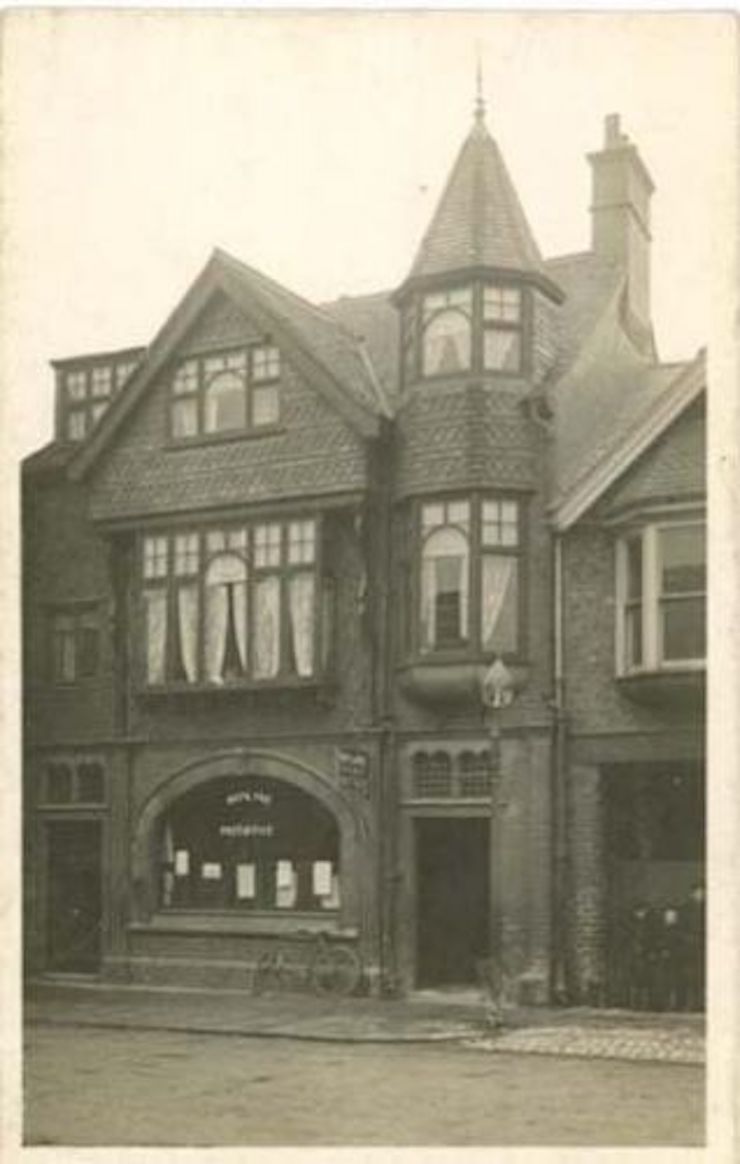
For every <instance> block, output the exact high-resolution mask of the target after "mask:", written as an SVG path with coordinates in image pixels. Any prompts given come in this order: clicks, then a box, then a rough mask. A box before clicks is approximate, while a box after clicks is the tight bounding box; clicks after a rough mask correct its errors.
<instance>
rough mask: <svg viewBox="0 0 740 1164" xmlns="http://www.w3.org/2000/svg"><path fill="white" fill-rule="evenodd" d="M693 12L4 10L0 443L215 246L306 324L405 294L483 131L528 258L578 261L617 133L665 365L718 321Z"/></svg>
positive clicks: (134, 334)
mask: <svg viewBox="0 0 740 1164" xmlns="http://www.w3.org/2000/svg"><path fill="white" fill-rule="evenodd" d="M727 33H728V27H727V24H726V23H725V22H724V18H722V17H718V16H715V15H705V14H698V13H690V14H684V15H683V16H677V15H670V14H654V15H649V14H645V13H637V14H625V13H622V14H619V15H607V14H593V13H592V14H587V13H582V14H578V15H564V14H553V13H525V14H511V13H509V14H502V13H490V12H489V13H468V14H461V13H449V12H448V13H430V12H425V11H416V12H406V13H398V12H380V13H378V12H370V13H361V12H345V13H334V14H331V13H329V14H327V13H318V12H304V13H302V14H296V13H295V12H283V13H279V12H274V11H273V12H270V13H259V12H255V11H251V12H244V11H241V12H240V11H231V12H221V13H213V12H199V11H184V12H183V11H180V12H175V11H159V12H156V13H155V12H145V11H133V12H132V11H125V10H118V11H91V10H87V11H84V10H82V11H80V10H77V11H74V10H69V9H66V10H45V11H35V12H18V13H13V14H12V15H11V17H10V19H9V21H8V25H7V28H6V34H5V44H4V60H3V66H4V81H3V109H4V112H5V127H4V137H3V146H4V151H3V155H4V156H3V164H4V171H5V183H4V206H3V227H4V241H5V260H4V266H3V278H4V285H3V290H4V302H5V309H4V316H5V326H4V328H3V334H2V341H3V350H2V356H3V363H2V367H3V372H4V391H3V397H2V404H0V407H2V410H3V416H2V417H0V420H1V421H2V425H3V430H4V431H6V430H7V428H8V427H12V429H13V431H14V433H15V435H16V437H17V443H18V448H19V451H20V452H22V453H25V452H28V451H30V450H31V449H33V448H35V447H38V446H39V445H40V444H41V443H43V442H44V441H45V440H47V439H48V438H49V437H50V435H51V432H52V424H53V375H52V371H51V368H50V367H49V360H50V359H52V358H57V357H63V356H69V355H74V354H80V353H83V352H94V351H103V350H107V349H109V348H118V347H126V346H130V345H138V344H146V343H147V342H148V341H149V340H150V339H151V338H152V337H153V336H154V334H155V333H156V332H157V330H158V329H159V327H160V326H161V325H162V323H163V322H164V321H165V319H166V318H167V316H168V314H169V313H170V312H171V311H172V309H173V308H174V306H175V305H176V303H177V302H178V300H179V299H180V297H181V296H182V295H183V294H184V293H185V291H186V290H187V288H188V286H189V284H190V283H191V281H192V280H193V279H194V278H195V276H196V275H197V273H198V272H199V270H200V269H201V268H202V267H203V265H204V264H205V262H206V261H207V259H208V256H209V254H210V253H211V251H212V249H213V248H214V246H220V247H223V248H225V249H226V250H228V251H230V252H232V253H233V254H235V255H236V256H237V257H239V258H241V259H243V260H244V261H245V262H247V263H249V264H251V265H253V266H255V267H257V268H259V269H261V270H263V271H265V272H266V273H267V274H269V275H271V276H273V277H274V278H276V279H278V280H279V281H281V282H283V283H285V284H286V285H288V286H289V287H291V288H292V289H293V290H295V291H297V292H299V293H301V294H303V295H305V296H307V297H308V298H310V299H313V300H317V301H321V300H325V299H330V298H334V297H336V296H338V295H340V294H353V293H363V292H367V291H372V290H380V289H385V288H392V287H395V286H397V285H398V284H399V283H400V282H401V280H402V279H403V278H404V276H405V274H406V273H407V271H408V268H409V266H410V264H411V261H412V259H413V255H414V252H415V250H416V247H417V245H418V242H419V240H420V238H421V235H422V233H423V231H424V228H425V227H426V225H427V223H428V221H429V219H430V217H431V215H432V212H433V210H434V207H435V205H436V202H437V200H438V198H439V195H440V193H441V189H442V186H443V184H444V181H445V179H446V177H447V174H448V173H449V170H450V168H451V166H452V164H453V161H454V158H455V155H456V153H457V151H458V149H459V147H460V145H461V143H462V141H463V139H464V137H465V135H466V134H467V132H468V130H469V128H470V125H471V122H472V111H473V102H474V97H475V77H476V61H477V59H480V62H481V67H482V73H483V90H484V96H485V100H486V104H487V110H488V125H489V128H490V130H491V132H492V133H493V134H494V136H495V137H496V138H497V140H498V142H499V144H500V146H501V148H502V150H503V153H504V157H505V158H506V161H507V165H508V167H509V170H510V172H511V174H512V177H513V179H514V182H515V185H516V186H517V189H518V191H519V194H520V197H521V199H522V202H523V204H524V207H525V211H526V213H527V216H528V218H529V221H530V224H531V226H532V229H533V231H534V234H535V237H536V238H537V240H538V242H539V244H540V247H541V249H542V251H543V253H544V254H545V255H547V256H550V255H554V254H562V253H567V252H572V251H577V250H582V249H584V248H586V247H587V246H588V245H589V229H590V226H589V213H588V207H589V202H590V168H589V166H588V164H587V161H586V154H587V153H588V152H589V151H591V150H594V149H597V148H599V145H600V144H601V141H602V135H603V119H604V117H605V115H606V114H608V113H611V112H619V113H621V117H622V127H623V129H624V130H625V131H626V132H627V133H628V134H629V135H630V137H631V138H632V139H633V140H634V141H635V142H636V143H637V144H638V146H639V148H640V150H641V153H642V156H643V158H644V160H645V162H646V163H647V165H648V168H649V169H650V171H651V173H652V176H653V178H654V181H655V183H656V187H657V190H656V194H655V196H654V199H653V240H654V241H653V291H654V298H653V303H654V321H655V327H656V333H657V338H658V345H659V350H660V354H661V356H662V358H664V359H671V360H673V359H682V358H688V357H691V356H692V355H693V354H694V353H695V352H696V350H697V348H698V347H699V346H701V345H702V344H704V343H705V342H706V341H707V338H708V335H709V333H710V330H711V326H712V322H713V311H714V298H713V297H714V296H715V294H716V287H715V285H714V283H713V276H714V273H715V272H716V271H717V270H718V269H719V267H720V266H721V263H722V260H723V257H725V256H726V254H727V232H726V227H725V229H724V230H722V229H721V228H720V224H721V223H722V222H725V223H726V214H725V217H724V218H723V212H724V211H725V210H726V206H727V200H728V198H732V196H733V191H732V190H731V182H730V178H729V174H728V168H729V166H730V164H731V158H732V148H733V145H734V142H733V137H732V134H733V129H732V126H731V120H730V117H729V101H730V92H731V86H732V83H733V77H732V74H731V55H730V53H729V52H728V51H726V50H727V48H728V41H727Z"/></svg>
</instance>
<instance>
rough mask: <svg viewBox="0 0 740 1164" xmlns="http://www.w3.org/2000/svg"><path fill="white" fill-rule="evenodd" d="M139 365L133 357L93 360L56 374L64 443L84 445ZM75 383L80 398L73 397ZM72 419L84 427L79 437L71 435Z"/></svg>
mask: <svg viewBox="0 0 740 1164" xmlns="http://www.w3.org/2000/svg"><path fill="white" fill-rule="evenodd" d="M138 362H139V361H138V360H134V359H131V358H130V357H129V358H128V359H124V358H121V359H108V360H105V359H92V360H90V361H89V362H85V363H83V364H74V365H71V366H69V367H63V368H60V369H59V371H58V373H57V374H58V376H59V384H60V391H59V401H60V411H61V415H60V416H58V421H59V431H60V437H61V439H62V440H65V441H73V442H74V443H77V442H79V441H84V440H85V439H86V438H87V437H88V436H89V435H90V433H91V432H93V430H94V429H96V428H97V426H98V425H99V423H100V421H101V420H102V418H103V416H104V415H105V413H106V412H107V410H108V409H109V408H110V405H111V403H112V402H113V399H114V398H115V396H116V395H117V394H118V392H119V391H120V389H121V388H122V387H123V385H124V384H125V383H126V381H127V380H128V379H129V377H130V375H131V373H132V372H133V370H134V368H135V367H136V365H137V364H138ZM73 380H74V381H76V382H77V383H78V388H77V390H78V392H79V395H74V394H73V391H74V390H73V388H72V384H71V381H73ZM103 380H104V381H105V382H104V383H103ZM101 386H102V390H101ZM73 418H75V419H76V420H77V421H79V422H80V423H81V432H80V433H79V434H76V435H71V434H70V422H71V421H72V419H73Z"/></svg>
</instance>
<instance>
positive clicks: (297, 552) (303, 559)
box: [288, 521, 316, 565]
mask: <svg viewBox="0 0 740 1164" xmlns="http://www.w3.org/2000/svg"><path fill="white" fill-rule="evenodd" d="M315 556H316V525H315V522H313V521H292V522H291V523H290V525H289V527H288V561H289V562H290V563H291V564H292V565H299V564H303V563H309V562H313V560H314V558H315Z"/></svg>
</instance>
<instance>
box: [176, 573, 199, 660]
mask: <svg viewBox="0 0 740 1164" xmlns="http://www.w3.org/2000/svg"><path fill="white" fill-rule="evenodd" d="M177 620H178V627H179V631H180V660H181V662H182V667H183V671H184V672H185V678H186V679H187V681H188V682H189V683H194V682H195V680H196V679H197V677H198V587H197V586H180V587H179V588H178V591H177Z"/></svg>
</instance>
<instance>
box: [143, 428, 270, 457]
mask: <svg viewBox="0 0 740 1164" xmlns="http://www.w3.org/2000/svg"><path fill="white" fill-rule="evenodd" d="M284 432H286V429H285V426H284V425H281V424H265V425H262V426H261V427H258V428H239V429H229V431H228V432H209V433H197V434H196V435H195V436H191V437H170V439H169V440H168V441H167V442H166V444H165V446H164V449H165V452H168V453H174V452H178V451H181V450H182V449H193V448H199V447H200V446H201V445H222V444H227V443H228V442H231V441H252V440H257V439H258V438H259V437H268V436H280V435H281V434H282V433H284Z"/></svg>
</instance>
